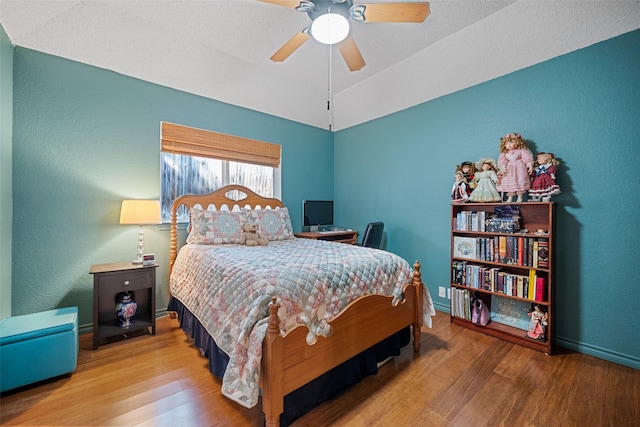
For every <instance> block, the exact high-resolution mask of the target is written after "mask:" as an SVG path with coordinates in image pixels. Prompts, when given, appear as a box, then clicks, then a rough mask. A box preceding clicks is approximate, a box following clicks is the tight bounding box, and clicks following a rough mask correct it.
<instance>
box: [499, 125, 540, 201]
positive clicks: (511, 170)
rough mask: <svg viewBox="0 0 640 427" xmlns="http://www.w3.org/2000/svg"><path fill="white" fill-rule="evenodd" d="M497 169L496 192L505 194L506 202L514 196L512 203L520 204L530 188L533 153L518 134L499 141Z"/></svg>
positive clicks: (509, 135)
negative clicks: (515, 197)
mask: <svg viewBox="0 0 640 427" xmlns="http://www.w3.org/2000/svg"><path fill="white" fill-rule="evenodd" d="M498 167H499V170H498V183H497V185H496V188H497V189H498V191H500V192H501V193H503V194H504V193H507V200H506V201H507V202H510V201H511V198H513V197H514V196H517V200H514V201H518V202H522V201H523V196H524V193H525V191H527V190H529V188H530V187H531V172H532V171H533V153H532V152H531V150H529V149H528V148H527V146H526V144H525V142H524V139H522V136H521V135H520V134H519V133H509V134H507V135H505V136H503V137H502V138H501V139H500V157H498ZM501 200H502V199H501ZM503 201H504V200H503Z"/></svg>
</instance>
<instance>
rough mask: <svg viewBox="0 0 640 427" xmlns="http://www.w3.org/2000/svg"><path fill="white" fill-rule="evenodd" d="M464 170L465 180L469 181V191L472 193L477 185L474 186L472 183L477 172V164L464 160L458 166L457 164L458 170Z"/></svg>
mask: <svg viewBox="0 0 640 427" xmlns="http://www.w3.org/2000/svg"><path fill="white" fill-rule="evenodd" d="M458 171H462V175H463V176H464V179H465V181H467V192H468V194H471V190H473V189H474V188H475V185H474V186H473V187H472V186H471V185H472V184H471V183H472V182H473V178H474V174H475V173H476V165H474V164H473V163H472V162H462V163H461V164H459V165H458V166H456V172H458Z"/></svg>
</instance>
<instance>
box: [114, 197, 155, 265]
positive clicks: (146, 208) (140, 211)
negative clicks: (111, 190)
mask: <svg viewBox="0 0 640 427" xmlns="http://www.w3.org/2000/svg"><path fill="white" fill-rule="evenodd" d="M161 223H162V217H161V214H160V201H159V200H123V201H122V208H121V209H120V224H135V225H138V226H139V227H140V228H139V229H138V257H137V258H136V259H135V260H133V263H134V264H142V254H143V253H144V232H143V231H142V226H143V225H145V224H161Z"/></svg>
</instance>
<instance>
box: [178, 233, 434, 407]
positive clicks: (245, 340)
mask: <svg viewBox="0 0 640 427" xmlns="http://www.w3.org/2000/svg"><path fill="white" fill-rule="evenodd" d="M412 272H413V270H412V268H411V266H410V265H409V264H408V263H407V262H406V261H405V260H404V259H402V258H400V257H399V256H397V255H395V254H392V253H390V252H386V251H381V250H372V249H369V248H362V247H359V246H355V245H347V244H336V243H331V242H325V241H319V240H311V239H297V238H296V239H290V240H285V241H279V242H276V241H272V242H269V244H268V245H267V246H258V247H247V246H241V245H231V244H227V245H185V246H184V247H182V249H181V250H180V252H179V254H178V257H177V258H176V262H175V264H174V267H173V271H172V274H171V278H170V289H171V294H172V296H173V297H175V298H177V299H178V300H180V301H181V302H182V303H183V304H184V305H185V306H186V307H187V308H188V309H189V310H190V311H191V313H193V314H194V315H195V316H196V317H197V318H198V320H199V321H200V322H201V323H202V324H203V326H204V327H205V328H206V329H207V331H208V332H209V334H210V335H211V336H212V337H213V339H214V340H215V342H216V344H217V345H218V347H220V348H221V349H222V350H223V351H224V352H225V353H226V354H227V355H228V356H229V364H228V365H227V370H226V371H225V374H224V377H223V379H222V393H223V394H224V395H225V396H227V397H228V398H230V399H232V400H235V401H236V402H238V403H240V404H241V405H243V406H246V407H249V408H250V407H252V406H254V405H255V404H256V403H257V401H258V391H259V387H258V379H259V377H260V362H261V357H262V341H263V339H264V337H265V334H266V331H267V317H268V314H269V311H268V304H269V302H270V301H271V297H272V296H276V297H277V298H278V302H279V304H280V310H279V312H278V315H279V316H280V319H281V321H282V323H281V325H280V327H281V330H282V331H283V332H286V331H288V330H290V329H292V328H293V327H294V326H296V325H306V326H307V327H308V328H309V334H308V335H307V342H309V343H310V344H312V343H313V342H314V341H315V339H316V337H317V336H318V335H322V336H326V335H328V333H329V332H330V326H329V325H328V323H327V321H328V320H329V319H331V318H332V317H333V316H335V315H336V314H338V313H339V312H340V311H341V310H342V309H343V308H344V307H346V306H347V305H348V304H349V303H350V302H351V301H353V300H355V299H357V298H358V297H360V296H362V295H364V294H381V295H393V296H394V297H395V299H400V298H401V297H402V295H401V293H402V287H403V285H404V284H406V283H408V282H409V281H410V280H411V277H412ZM425 295H426V298H425V302H426V304H424V306H425V307H424V309H425V320H427V322H428V323H426V324H427V325H430V320H431V319H430V317H429V315H431V314H433V305H432V303H431V298H430V297H429V294H428V291H427V289H426V288H425Z"/></svg>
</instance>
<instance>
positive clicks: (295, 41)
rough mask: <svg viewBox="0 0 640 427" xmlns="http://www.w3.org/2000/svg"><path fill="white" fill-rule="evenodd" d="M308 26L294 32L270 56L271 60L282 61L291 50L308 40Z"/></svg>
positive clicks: (293, 50)
mask: <svg viewBox="0 0 640 427" xmlns="http://www.w3.org/2000/svg"><path fill="white" fill-rule="evenodd" d="M309 37H311V35H309V27H305V28H303V29H302V31H300V32H298V33H296V35H295V36H293V37H291V38H290V39H289V41H287V42H286V43H285V44H284V45H282V47H281V48H280V49H278V51H277V52H276V53H274V54H273V55H272V56H271V58H270V59H271V60H272V61H273V62H282V61H284V60H285V59H287V58H288V57H289V55H291V54H292V53H293V52H295V51H296V49H298V48H299V47H300V46H302V45H303V43H304V42H306V41H307V40H309Z"/></svg>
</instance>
